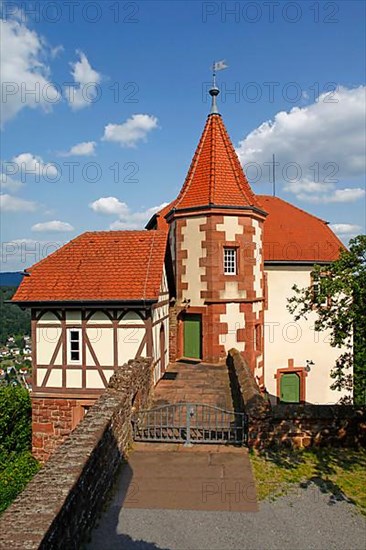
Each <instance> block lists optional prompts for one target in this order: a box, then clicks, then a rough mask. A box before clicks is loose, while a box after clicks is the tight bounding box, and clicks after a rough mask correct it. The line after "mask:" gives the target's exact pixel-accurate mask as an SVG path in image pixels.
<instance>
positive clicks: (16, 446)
mask: <svg viewBox="0 0 366 550" xmlns="http://www.w3.org/2000/svg"><path fill="white" fill-rule="evenodd" d="M31 414H32V407H31V400H30V397H29V393H28V391H27V390H26V389H25V388H23V387H21V386H4V387H1V388H0V456H1V455H2V454H8V453H11V452H16V453H21V452H22V451H28V450H30V446H31V436H32V426H31Z"/></svg>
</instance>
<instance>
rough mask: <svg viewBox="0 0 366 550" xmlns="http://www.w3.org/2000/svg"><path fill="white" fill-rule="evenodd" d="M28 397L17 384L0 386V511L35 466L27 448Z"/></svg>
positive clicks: (28, 443) (21, 486)
mask: <svg viewBox="0 0 366 550" xmlns="http://www.w3.org/2000/svg"><path fill="white" fill-rule="evenodd" d="M31 434H32V432H31V401H30V397H29V393H28V391H27V390H26V389H25V388H23V387H21V386H3V387H0V512H2V511H3V510H5V508H7V506H9V504H10V503H11V502H12V501H13V500H14V498H15V497H16V496H17V495H18V493H20V492H21V491H22V490H23V489H24V487H25V485H26V484H27V483H28V481H29V480H30V479H31V478H32V477H33V475H34V474H35V473H36V472H37V470H38V469H39V465H38V462H37V461H36V460H35V459H34V458H33V457H32V455H31V452H30V449H31Z"/></svg>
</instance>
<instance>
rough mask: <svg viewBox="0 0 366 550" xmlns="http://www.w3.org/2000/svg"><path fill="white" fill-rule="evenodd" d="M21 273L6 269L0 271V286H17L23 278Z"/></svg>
mask: <svg viewBox="0 0 366 550" xmlns="http://www.w3.org/2000/svg"><path fill="white" fill-rule="evenodd" d="M23 276H24V275H23V273H21V272H20V271H7V272H4V273H0V287H2V286H12V287H17V286H19V285H20V283H21V281H22V279H23Z"/></svg>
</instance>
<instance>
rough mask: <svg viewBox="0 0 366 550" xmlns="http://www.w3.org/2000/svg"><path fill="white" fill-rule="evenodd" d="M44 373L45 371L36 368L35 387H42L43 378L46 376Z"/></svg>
mask: <svg viewBox="0 0 366 550" xmlns="http://www.w3.org/2000/svg"><path fill="white" fill-rule="evenodd" d="M46 372H47V369H39V368H37V375H36V378H37V380H36V383H37V386H41V385H42V382H43V380H44V377H45V376H46Z"/></svg>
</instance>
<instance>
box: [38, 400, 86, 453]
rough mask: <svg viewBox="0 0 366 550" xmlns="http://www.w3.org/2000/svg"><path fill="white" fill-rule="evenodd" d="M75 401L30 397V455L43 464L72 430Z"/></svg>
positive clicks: (76, 403)
mask: <svg viewBox="0 0 366 550" xmlns="http://www.w3.org/2000/svg"><path fill="white" fill-rule="evenodd" d="M77 405H78V401H77V400H76V399H49V398H38V397H32V454H33V456H34V458H36V459H37V460H40V461H41V462H45V461H46V460H47V459H48V458H49V456H50V455H51V454H52V453H53V452H54V451H55V449H56V448H57V447H58V446H59V445H60V444H61V443H62V442H63V441H64V440H65V439H66V437H67V436H68V435H69V434H70V432H71V430H72V429H73V410H75V409H76V407H77Z"/></svg>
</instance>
